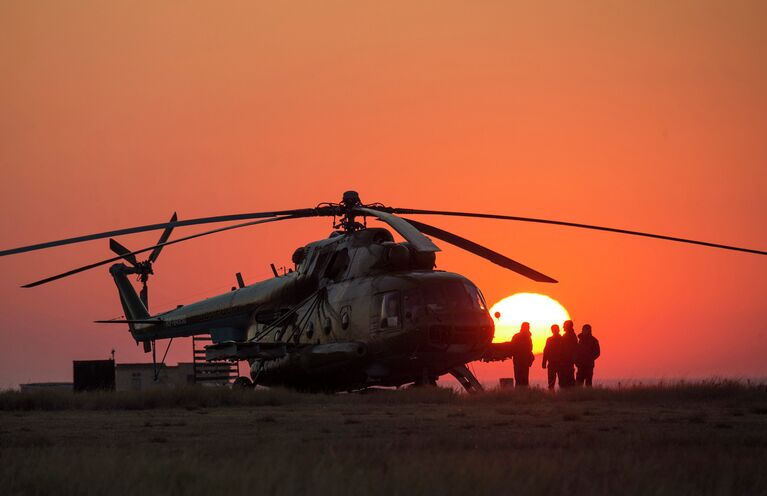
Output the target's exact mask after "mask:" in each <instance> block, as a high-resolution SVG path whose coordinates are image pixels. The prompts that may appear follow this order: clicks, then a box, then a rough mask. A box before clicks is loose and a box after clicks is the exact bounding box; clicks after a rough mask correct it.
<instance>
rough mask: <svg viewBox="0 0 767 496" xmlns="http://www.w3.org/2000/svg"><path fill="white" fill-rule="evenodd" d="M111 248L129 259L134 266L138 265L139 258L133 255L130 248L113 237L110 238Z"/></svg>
mask: <svg viewBox="0 0 767 496" xmlns="http://www.w3.org/2000/svg"><path fill="white" fill-rule="evenodd" d="M109 249H110V250H112V251H113V252H115V253H117V254H118V255H120V256H121V257H122V258H124V259H125V260H127V261H128V263H130V264H131V265H132V266H134V267H136V266H138V260H136V255H133V254H132V253H131V252H130V250H129V249H127V248H126V247H124V246H123V245H121V244H120V243H118V242H117V241H115V240H114V239H112V238H109Z"/></svg>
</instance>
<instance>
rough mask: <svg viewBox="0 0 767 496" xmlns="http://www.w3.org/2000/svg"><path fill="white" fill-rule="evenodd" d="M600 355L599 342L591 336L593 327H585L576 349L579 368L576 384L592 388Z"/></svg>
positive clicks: (576, 360) (588, 325)
mask: <svg viewBox="0 0 767 496" xmlns="http://www.w3.org/2000/svg"><path fill="white" fill-rule="evenodd" d="M600 354H601V350H600V349H599V340H598V339H597V338H595V337H594V336H592V335H591V325H590V324H586V325H584V326H583V330H582V331H581V333H580V334H579V335H578V347H577V348H576V349H575V365H576V366H577V367H578V373H577V374H576V375H575V382H576V384H578V385H579V386H583V385H585V386H586V387H591V381H592V379H593V378H594V362H595V361H596V359H597V358H599V355H600Z"/></svg>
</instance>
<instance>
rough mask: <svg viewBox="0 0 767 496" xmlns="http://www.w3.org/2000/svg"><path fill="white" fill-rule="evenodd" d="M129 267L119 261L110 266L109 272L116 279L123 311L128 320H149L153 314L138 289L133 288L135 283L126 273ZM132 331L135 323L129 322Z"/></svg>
mask: <svg viewBox="0 0 767 496" xmlns="http://www.w3.org/2000/svg"><path fill="white" fill-rule="evenodd" d="M128 270H129V269H128V267H126V266H125V265H123V264H121V263H118V264H114V265H113V266H111V267H110V268H109V273H110V274H112V277H113V278H114V280H115V284H116V285H117V292H118V293H119V294H120V303H121V304H122V307H123V311H124V312H125V319H126V320H129V321H131V320H149V319H150V318H151V315H149V311H148V310H147V309H146V307H145V306H144V304H143V303H142V302H141V298H139V296H138V294H137V293H136V290H135V289H133V285H132V284H131V283H130V281H129V280H128V276H127V275H126V273H127V271H128ZM128 325H129V326H130V329H131V331H133V330H134V324H133V323H130V324H128Z"/></svg>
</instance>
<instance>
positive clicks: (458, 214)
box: [389, 208, 767, 255]
mask: <svg viewBox="0 0 767 496" xmlns="http://www.w3.org/2000/svg"><path fill="white" fill-rule="evenodd" d="M389 210H390V211H391V212H392V213H395V214H411V215H415V214H418V215H449V216H453V217H476V218H481V219H501V220H515V221H520V222H534V223H537V224H551V225H556V226H567V227H577V228H580V229H591V230H594V231H606V232H613V233H619V234H629V235H631V236H643V237H645V238H655V239H665V240H667V241H676V242H679V243H689V244H693V245H701V246H708V247H711V248H720V249H723V250H733V251H742V252H745V253H755V254H757V255H767V251H763V250H756V249H753V248H742V247H739V246H731V245H723V244H719V243H710V242H708V241H697V240H694V239H686V238H679V237H676V236H665V235H663V234H654V233H648V232H641V231H631V230H628V229H617V228H614V227H604V226H594V225H590V224H580V223H577V222H566V221H561V220H550V219H535V218H532V217H517V216H512V215H495V214H481V213H470V212H448V211H442V210H419V209H412V208H392V209H389Z"/></svg>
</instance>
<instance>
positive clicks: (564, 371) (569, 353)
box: [559, 320, 578, 387]
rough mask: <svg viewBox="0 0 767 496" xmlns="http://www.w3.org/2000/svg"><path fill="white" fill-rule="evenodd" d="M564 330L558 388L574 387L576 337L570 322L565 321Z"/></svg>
mask: <svg viewBox="0 0 767 496" xmlns="http://www.w3.org/2000/svg"><path fill="white" fill-rule="evenodd" d="M564 328H565V333H564V334H563V335H562V353H561V355H560V356H561V358H562V361H561V370H560V373H559V385H560V387H572V386H575V349H576V348H577V347H578V336H576V335H575V329H574V328H573V321H572V320H566V321H565V324H564Z"/></svg>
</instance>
